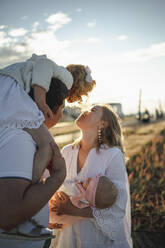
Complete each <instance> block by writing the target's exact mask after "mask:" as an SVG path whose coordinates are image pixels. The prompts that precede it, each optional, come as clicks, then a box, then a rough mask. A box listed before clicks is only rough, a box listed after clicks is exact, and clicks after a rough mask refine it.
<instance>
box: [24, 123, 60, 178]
mask: <svg viewBox="0 0 165 248" xmlns="http://www.w3.org/2000/svg"><path fill="white" fill-rule="evenodd" d="M24 130H25V131H27V132H28V133H29V134H30V135H31V136H32V138H33V139H34V141H35V142H36V144H37V151H36V153H35V156H34V162H33V175H32V182H33V183H37V182H38V181H39V180H40V178H41V176H42V174H43V172H44V170H45V168H46V167H47V165H48V163H49V161H50V160H51V157H52V155H53V154H52V148H51V146H50V143H51V142H55V141H54V139H53V137H52V135H51V134H50V132H49V131H48V129H47V127H46V126H45V125H44V124H42V125H41V126H40V127H39V128H37V129H27V128H25V129H24Z"/></svg>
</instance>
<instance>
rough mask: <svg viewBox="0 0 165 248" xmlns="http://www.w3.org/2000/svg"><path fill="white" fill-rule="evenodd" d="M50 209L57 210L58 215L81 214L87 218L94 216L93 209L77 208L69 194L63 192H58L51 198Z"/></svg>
mask: <svg viewBox="0 0 165 248" xmlns="http://www.w3.org/2000/svg"><path fill="white" fill-rule="evenodd" d="M50 210H51V211H54V212H56V214H57V215H58V214H59V215H62V214H66V215H72V216H80V217H86V218H93V215H92V210H91V208H90V207H86V208H82V209H80V208H77V207H75V206H74V205H73V204H72V203H71V201H70V199H69V196H68V195H67V194H65V193H64V192H61V191H60V193H59V194H56V197H55V198H54V197H53V199H52V200H50Z"/></svg>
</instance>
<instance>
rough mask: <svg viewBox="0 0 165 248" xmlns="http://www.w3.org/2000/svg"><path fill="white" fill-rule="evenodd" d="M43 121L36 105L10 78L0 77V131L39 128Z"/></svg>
mask: <svg viewBox="0 0 165 248" xmlns="http://www.w3.org/2000/svg"><path fill="white" fill-rule="evenodd" d="M43 121H44V116H43V113H42V112H41V111H40V110H39V109H38V107H37V105H36V103H35V102H34V101H33V100H32V99H31V97H30V96H29V95H28V94H27V93H26V92H25V91H24V90H23V88H22V87H21V86H20V85H19V84H18V83H17V82H16V81H15V80H14V79H12V78H11V77H9V76H3V75H0V131H1V130H2V129H3V128H20V129H23V128H25V127H26V128H39V127H40V125H41V124H42V123H43Z"/></svg>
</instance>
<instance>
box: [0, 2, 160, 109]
mask: <svg viewBox="0 0 165 248" xmlns="http://www.w3.org/2000/svg"><path fill="white" fill-rule="evenodd" d="M0 6H1V7H0V68H3V67H4V66H6V65H9V64H11V63H15V62H19V61H24V60H26V59H28V58H29V57H30V56H31V55H32V53H36V54H40V55H41V54H46V55H47V57H48V58H50V59H52V60H53V61H54V62H56V63H57V64H59V65H62V66H67V65H68V64H84V65H88V66H89V67H90V68H91V70H92V77H93V78H94V79H95V80H96V88H95V89H94V90H93V91H92V93H91V94H90V97H89V102H90V103H95V102H101V103H102V102H109V103H110V102H119V103H121V104H122V108H123V112H124V113H125V114H131V113H136V112H137V111H138V102H139V92H140V90H141V92H142V98H141V101H142V110H144V109H145V108H147V109H149V110H150V111H154V110H155V108H157V107H159V106H162V108H163V110H165V93H164V91H165V86H164V84H165V69H164V67H165V14H164V11H165V1H164V0H83V1H82V0H81V1H80V0H58V1H57V0H46V1H45V0H28V1H27V0H12V1H11V0H0Z"/></svg>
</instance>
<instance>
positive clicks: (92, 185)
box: [83, 176, 117, 209]
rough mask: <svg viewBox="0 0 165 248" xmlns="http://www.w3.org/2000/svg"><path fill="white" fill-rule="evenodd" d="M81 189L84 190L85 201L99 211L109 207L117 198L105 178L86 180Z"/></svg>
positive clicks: (108, 180)
mask: <svg viewBox="0 0 165 248" xmlns="http://www.w3.org/2000/svg"><path fill="white" fill-rule="evenodd" d="M83 188H84V189H85V190H86V199H87V200H88V201H89V202H90V203H91V205H94V206H95V207H96V208H99V209H104V208H108V207H111V206H112V205H113V203H114V202H115V200H116V198H117V190H116V188H115V186H114V184H113V183H112V182H111V181H110V179H109V178H108V177H106V176H99V177H98V176H96V177H95V178H91V179H87V180H86V181H85V182H84V183H83ZM92 199H93V200H92ZM91 201H92V202H91Z"/></svg>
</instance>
